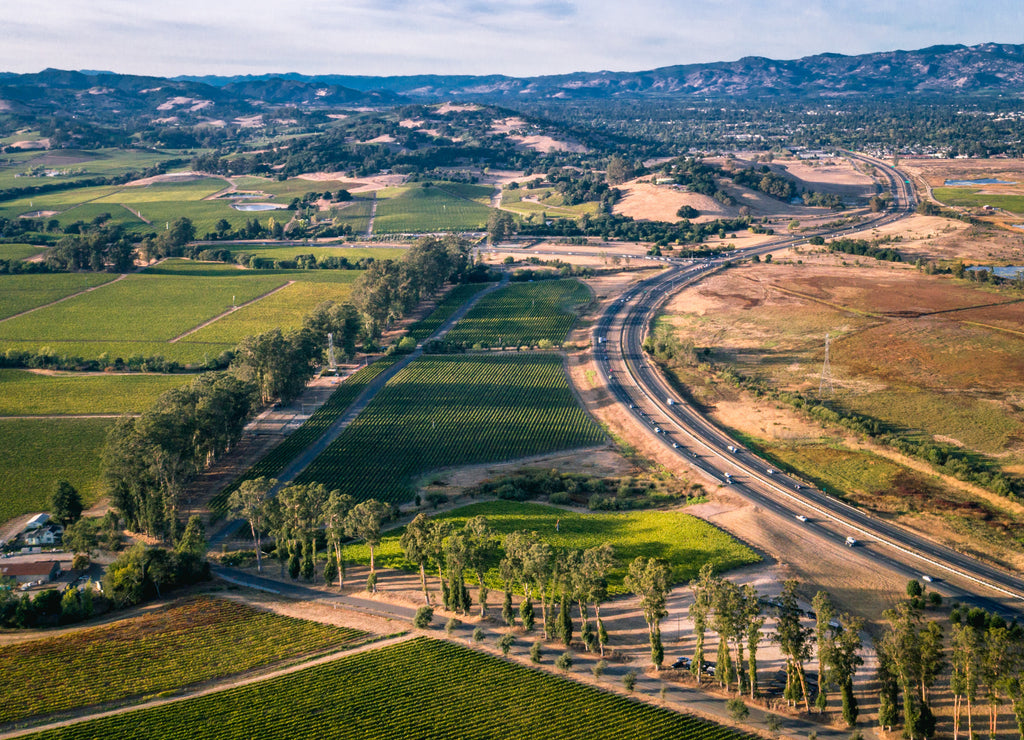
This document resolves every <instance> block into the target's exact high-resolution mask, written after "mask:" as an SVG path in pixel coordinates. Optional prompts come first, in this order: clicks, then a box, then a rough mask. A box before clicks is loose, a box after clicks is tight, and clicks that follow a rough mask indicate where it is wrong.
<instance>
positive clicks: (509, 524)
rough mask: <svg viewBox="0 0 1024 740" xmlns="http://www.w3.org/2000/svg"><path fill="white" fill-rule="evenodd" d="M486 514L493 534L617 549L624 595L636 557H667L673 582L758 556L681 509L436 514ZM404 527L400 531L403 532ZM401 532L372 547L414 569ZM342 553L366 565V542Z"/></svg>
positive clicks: (478, 507) (529, 508) (497, 509)
mask: <svg viewBox="0 0 1024 740" xmlns="http://www.w3.org/2000/svg"><path fill="white" fill-rule="evenodd" d="M481 515H482V516H485V517H487V524H488V525H489V526H490V527H491V529H493V530H494V532H495V534H497V535H499V536H500V535H504V534H507V533H509V532H516V531H526V532H536V533H537V535H538V536H539V538H540V539H541V540H542V541H544V542H547V543H548V544H550V545H551V546H552V547H553V548H555V549H573V550H585V549H587V548H589V547H596V546H598V545H601V544H603V543H605V542H608V543H609V544H611V545H612V547H614V548H615V557H616V559H617V560H618V561H619V564H620V566H619V567H618V568H617V569H616V570H614V571H612V573H611V575H610V576H609V579H608V586H609V593H611V594H613V595H618V594H623V593H627V590H626V588H625V586H624V585H623V578H624V577H625V574H626V565H627V564H628V563H629V562H630V561H632V560H633V559H634V558H636V557H637V556H643V557H648V558H651V557H657V558H665V559H666V560H667V561H668V562H669V563H671V565H672V575H673V578H674V580H675V582H676V583H686V582H688V581H689V580H690V579H691V578H695V577H696V575H697V571H698V570H700V567H701V566H702V565H703V564H704V563H706V562H710V563H714V565H715V570H716V571H724V570H728V569H730V568H735V567H737V566H740V565H747V564H749V563H756V562H757V561H758V557H757V555H755V554H754V552H753V551H752V550H750V549H749V548H748V547H746V546H745V545H743V544H741V543H739V542H737V541H736V540H734V539H733V538H732V537H730V536H729V535H727V534H725V533H724V532H722V531H721V530H719V529H716V528H715V527H713V526H711V525H710V524H708V523H707V522H704V521H701V520H700V519H697V518H695V517H692V516H689V515H688V514H684V513H682V512H679V511H630V512H614V513H609V512H589V513H579V512H575V511H567V510H565V509H559V508H556V507H553V506H546V505H543V504H534V503H519V502H514V501H487V502H484V503H479V504H471V505H469V506H463V507H461V508H458V509H455V510H454V511H450V512H446V513H443V514H438V515H437V516H436V517H435V518H437V519H444V520H447V521H451V522H452V523H453V524H455V525H456V526H461V525H462V524H463V523H464V522H465V521H466V520H467V519H469V518H470V517H474V516H481ZM403 531H404V530H403ZM401 535H402V532H401V531H395V532H390V533H388V536H387V537H385V538H384V539H383V540H382V541H381V543H380V545H379V546H378V547H377V548H376V553H375V558H376V562H377V565H378V566H379V565H384V566H386V567H396V568H403V569H406V570H415V568H414V566H413V565H412V564H411V563H409V562H408V561H406V560H405V558H404V556H403V553H402V548H401V546H400V545H399V539H400V538H401ZM346 556H347V557H348V558H349V559H351V560H356V561H358V562H363V561H365V562H366V563H369V561H370V555H369V550H368V548H366V547H365V546H364V545H360V546H356V547H349V548H348V549H347V550H346ZM487 580H488V583H489V584H490V585H491V587H492V588H500V587H501V586H502V583H501V579H500V577H499V575H498V571H497V568H493V569H491V571H490V572H489V573H488V575H487Z"/></svg>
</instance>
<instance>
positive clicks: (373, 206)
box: [366, 190, 377, 238]
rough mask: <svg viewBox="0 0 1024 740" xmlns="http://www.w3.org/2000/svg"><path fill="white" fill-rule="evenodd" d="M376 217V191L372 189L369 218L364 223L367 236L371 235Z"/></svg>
mask: <svg viewBox="0 0 1024 740" xmlns="http://www.w3.org/2000/svg"><path fill="white" fill-rule="evenodd" d="M376 219H377V191H376V190H374V191H373V202H372V203H371V204H370V220H369V221H368V222H367V224H366V236H367V238H369V237H371V236H373V222H374V221H375V220H376Z"/></svg>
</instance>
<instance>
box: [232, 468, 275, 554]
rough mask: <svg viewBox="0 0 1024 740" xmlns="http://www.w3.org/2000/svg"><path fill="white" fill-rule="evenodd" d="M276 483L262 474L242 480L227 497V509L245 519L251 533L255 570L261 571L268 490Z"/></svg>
mask: <svg viewBox="0 0 1024 740" xmlns="http://www.w3.org/2000/svg"><path fill="white" fill-rule="evenodd" d="M276 485H277V480H275V479H274V478H265V477H263V476H261V477H259V478H254V479H251V480H245V481H242V482H241V484H239V486H238V488H236V489H235V490H234V491H232V492H231V495H230V496H229V497H228V510H229V511H231V513H232V515H233V516H237V517H240V518H242V519H245V521H247V522H248V523H249V531H250V532H251V533H252V541H253V546H254V548H255V550H256V571H257V572H259V573H262V572H263V531H264V530H265V529H266V528H267V526H268V524H269V511H268V508H267V502H268V501H269V500H270V492H271V491H272V490H273V488H274V486H276Z"/></svg>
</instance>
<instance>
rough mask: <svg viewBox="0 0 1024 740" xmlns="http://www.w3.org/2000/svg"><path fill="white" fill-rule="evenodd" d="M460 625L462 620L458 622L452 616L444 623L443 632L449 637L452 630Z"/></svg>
mask: <svg viewBox="0 0 1024 740" xmlns="http://www.w3.org/2000/svg"><path fill="white" fill-rule="evenodd" d="M461 625H462V622H460V621H459V620H458V619H456V618H455V617H452V618H451V619H449V620H448V621H447V622H445V623H444V633H445V634H446V635H448V636H449V637H451V636H452V632H454V631H455V630H457V629H458V628H459V627H460V626H461Z"/></svg>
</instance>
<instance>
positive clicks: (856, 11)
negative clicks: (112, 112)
mask: <svg viewBox="0 0 1024 740" xmlns="http://www.w3.org/2000/svg"><path fill="white" fill-rule="evenodd" d="M4 16H5V26H4V34H3V35H4V42H3V44H0V69H3V70H10V71H37V70H39V69H42V68H44V67H64V68H74V69H113V70H115V71H120V72H134V73H140V74H161V75H174V74H240V73H259V72H273V71H279V72H280V71H299V72H305V73H332V72H334V73H350V74H424V73H443V74H488V73H498V72H500V73H505V74H514V75H532V74H558V73H564V72H571V71H579V70H598V69H612V70H641V69H649V68H652V67H658V66H667V65H673V64H685V63H692V62H710V61H722V60H731V59H737V58H740V57H743V56H769V57H773V58H783V59H790V58H796V57H800V56H806V55H810V54H816V53H821V52H825V51H833V52H839V53H845V54H858V53H864V52H870V51H884V50H889V49H895V48H905V49H912V48H920V47H922V46H929V45H932V44H938V43H968V44H971V43H980V42H983V41H1005V40H1008V39H1006V38H1005V37H1006V35H1007V34H1010V33H1012V32H1013V31H1014V29H1019V28H1021V27H1024V9H1022V6H1021V4H1020V3H1019V0H989V2H987V3H985V6H984V8H983V9H977V10H975V9H969V8H968V9H965V8H964V6H963V3H962V2H961V1H960V0H905V2H902V3H894V2H892V0H885V2H882V1H881V0H856V1H854V0H700V1H699V2H698V1H697V0H628V1H627V2H623V1H622V0H588V1H587V2H585V3H584V2H581V1H580V0H346V1H345V2H341V3H339V2H337V0H306V1H305V2H303V3H301V4H294V5H289V4H282V3H280V2H279V0H218V1H217V2H210V0H174V1H173V2H163V3H150V2H138V0H93V2H90V3H82V2H80V0H49V2H47V3H39V2H37V0H5V8H4ZM1009 41H1011V42H1012V41H1016V39H1009Z"/></svg>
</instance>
